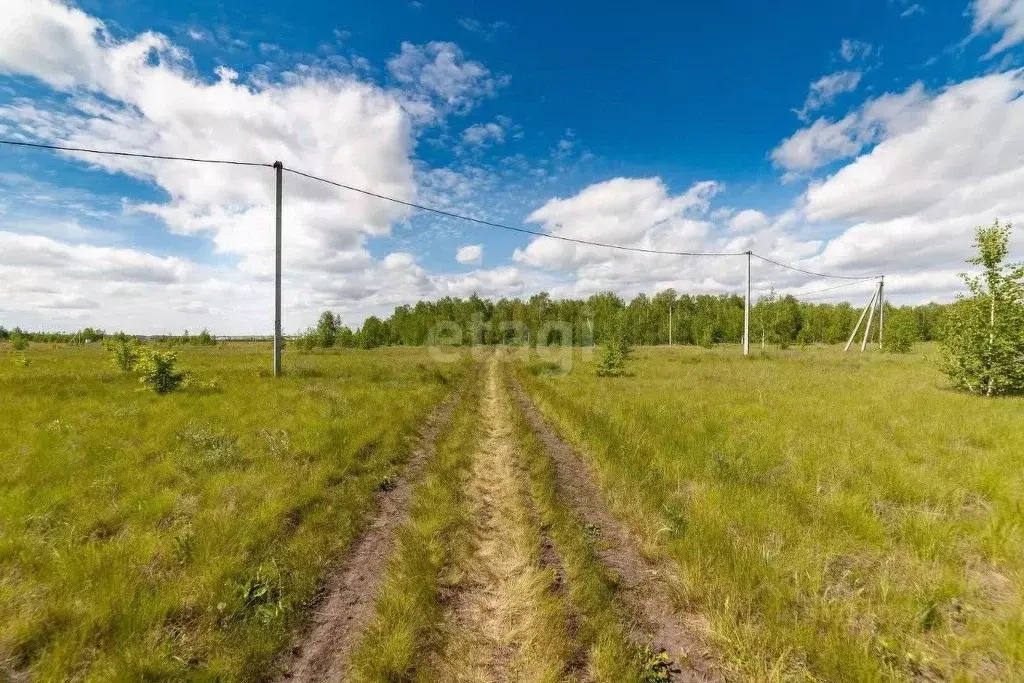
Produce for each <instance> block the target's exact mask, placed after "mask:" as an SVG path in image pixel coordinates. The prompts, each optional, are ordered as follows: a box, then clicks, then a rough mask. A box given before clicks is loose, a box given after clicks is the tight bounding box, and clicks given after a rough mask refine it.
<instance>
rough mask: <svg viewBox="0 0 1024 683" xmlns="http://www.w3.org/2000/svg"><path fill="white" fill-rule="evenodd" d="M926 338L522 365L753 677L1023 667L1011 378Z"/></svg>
mask: <svg viewBox="0 0 1024 683" xmlns="http://www.w3.org/2000/svg"><path fill="white" fill-rule="evenodd" d="M933 352H934V350H933V349H929V348H927V347H925V348H924V349H922V350H921V351H919V352H918V353H914V354H910V355H906V356H894V355H883V354H879V353H871V354H860V353H850V354H843V353H841V350H839V349H835V348H810V349H806V350H799V349H793V350H789V351H785V352H780V351H772V352H770V353H769V354H768V355H766V356H764V355H762V354H760V352H759V351H755V353H754V356H753V357H752V358H750V359H743V358H742V357H741V356H740V355H739V352H738V349H736V348H735V347H730V348H721V349H716V350H713V351H708V350H702V349H692V348H686V349H683V348H674V349H666V348H663V349H643V350H639V351H638V352H637V353H636V358H635V360H633V361H631V363H630V367H629V371H630V373H631V374H632V376H629V377H622V378H598V377H596V376H595V375H594V368H593V363H592V362H587V363H582V362H577V363H576V364H575V366H574V367H573V370H572V372H571V373H570V374H568V375H566V376H558V375H556V374H550V373H531V372H527V371H526V370H527V369H528V368H524V371H522V372H520V373H519V375H520V378H521V380H522V381H523V382H524V384H525V385H526V386H527V388H528V390H529V391H530V393H531V394H532V395H533V396H534V397H535V398H536V399H537V400H538V402H539V404H540V405H541V408H542V410H543V411H544V412H545V413H547V414H548V415H549V416H550V417H552V418H553V419H554V421H555V422H556V423H557V424H558V426H559V428H560V429H561V430H562V432H563V433H564V434H565V435H566V436H567V438H569V439H570V440H571V441H572V442H574V443H575V444H576V445H577V447H578V448H579V449H580V450H581V451H582V452H583V453H584V455H585V456H586V457H587V459H588V460H589V461H590V462H591V463H592V465H593V468H594V470H595V473H596V476H597V478H598V480H599V483H600V484H601V486H602V488H603V490H604V491H605V492H606V495H607V498H608V500H609V502H610V503H611V505H612V507H613V509H614V510H615V511H616V512H617V513H618V514H619V515H620V516H621V517H622V518H623V519H625V520H626V521H627V522H628V523H629V524H630V526H631V527H632V528H633V529H634V530H635V531H636V532H637V534H638V535H639V537H640V538H641V539H642V540H643V541H644V543H645V547H646V548H647V550H648V551H649V552H650V553H652V554H655V555H661V556H665V557H668V558H669V559H670V560H671V561H672V562H674V563H675V565H676V566H677V567H678V570H679V574H680V576H681V578H682V579H683V581H684V584H685V586H686V596H685V599H686V600H687V601H688V603H689V606H690V607H692V608H695V609H697V610H699V611H701V612H703V613H704V614H705V615H707V617H708V618H709V619H710V621H711V624H712V627H713V629H714V632H715V635H716V640H717V642H718V644H719V647H720V648H721V651H722V653H723V655H724V657H725V658H726V660H727V662H728V664H729V665H730V666H731V667H732V668H733V669H735V670H736V671H737V673H738V674H740V675H742V676H745V677H751V678H754V679H757V680H857V681H873V680H879V681H890V680H896V681H900V680H919V679H926V680H932V679H942V680H956V681H970V680H988V681H995V680H1000V681H1002V680H1021V679H1024V597H1022V586H1024V528H1022V527H1024V398H1021V397H1017V398H1005V399H995V400H985V399H980V398H977V397H973V396H967V395H963V394H960V393H956V392H953V391H951V390H950V389H949V388H948V385H947V383H946V380H945V378H944V377H943V376H942V375H941V374H940V373H939V372H938V371H937V370H936V369H935V365H934V363H933V362H931V360H930V356H931V354H932V353H933Z"/></svg>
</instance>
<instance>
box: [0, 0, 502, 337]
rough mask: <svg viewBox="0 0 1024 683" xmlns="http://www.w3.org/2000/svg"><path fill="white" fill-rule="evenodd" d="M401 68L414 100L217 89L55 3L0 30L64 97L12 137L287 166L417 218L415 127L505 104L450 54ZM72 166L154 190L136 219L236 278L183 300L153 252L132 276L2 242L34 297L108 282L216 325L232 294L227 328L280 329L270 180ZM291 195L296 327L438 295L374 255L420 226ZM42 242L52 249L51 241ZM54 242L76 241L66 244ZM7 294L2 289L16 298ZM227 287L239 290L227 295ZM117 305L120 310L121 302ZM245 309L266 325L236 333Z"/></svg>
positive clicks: (235, 79) (356, 83)
mask: <svg viewBox="0 0 1024 683" xmlns="http://www.w3.org/2000/svg"><path fill="white" fill-rule="evenodd" d="M389 66H390V68H391V70H392V73H393V75H394V76H395V78H396V80H397V81H398V82H399V83H400V84H401V85H402V86H403V87H404V89H397V90H396V89H386V88H382V87H380V86H377V85H374V84H372V83H368V82H364V81H362V80H360V79H358V78H357V77H355V76H354V75H352V74H349V73H344V72H338V71H329V70H326V69H322V68H304V67H302V66H301V65H299V66H296V67H295V68H293V69H292V70H291V71H290V72H287V73H284V74H283V75H282V76H281V77H280V78H279V79H277V80H270V79H267V78H264V77H260V78H250V79H249V80H248V81H247V82H246V81H245V79H243V78H241V77H240V75H239V74H238V73H237V72H236V71H234V70H232V69H230V68H228V67H222V68H219V69H217V77H216V78H215V79H212V80H207V79H204V78H203V77H202V76H201V75H200V74H197V73H196V71H195V67H194V65H193V64H192V62H191V58H190V56H189V55H188V54H187V53H186V52H185V51H184V50H183V49H182V48H180V47H179V46H177V45H175V44H174V43H172V42H171V40H170V39H169V38H167V37H166V36H163V35H160V34H157V33H152V32H147V33H142V34H140V35H137V36H134V37H128V38H127V39H116V38H114V37H112V35H111V32H110V31H109V30H108V28H107V26H106V24H104V22H103V21H101V20H100V19H98V18H95V17H93V16H90V15H88V14H86V13H84V12H83V11H81V10H79V9H77V8H75V7H73V6H70V5H66V4H64V3H62V2H57V1H56V0H11V2H8V3H7V4H6V5H5V21H4V22H3V24H2V25H0V72H2V73H4V74H11V75H17V76H23V77H24V76H28V77H34V78H36V79H38V80H39V81H40V82H42V83H44V84H45V85H47V86H49V87H50V88H51V89H52V90H53V91H55V92H56V93H57V94H58V97H51V96H44V97H41V98H39V99H35V100H33V99H29V98H20V99H16V100H12V101H9V102H8V103H6V104H4V105H2V106H0V125H2V126H4V127H5V129H6V132H5V134H7V135H10V136H13V137H17V138H20V139H24V140H38V141H44V142H54V143H61V144H67V145H72V146H82V147H98V148H111V149H123V150H128V151H144V152H153V153H156V154H167V155H181V156H196V157H216V158H227V159H246V160H252V161H257V162H271V161H273V160H282V161H284V162H285V164H286V165H287V166H290V167H295V168H299V169H300V170H303V171H307V172H310V173H313V174H316V175H321V176H325V177H330V178H338V179H341V180H344V181H345V182H348V183H352V184H355V185H359V186H365V187H372V188H374V190H376V191H378V192H380V193H382V194H386V195H389V196H393V197H397V198H399V199H403V200H406V201H411V200H414V199H416V198H417V183H416V173H415V171H414V167H413V163H412V159H411V155H412V150H413V145H414V136H415V134H416V125H417V123H418V122H422V121H423V120H424V119H428V118H432V119H433V120H439V119H440V118H442V117H443V116H445V114H446V112H449V111H454V110H460V111H461V110H466V109H468V108H469V107H471V106H472V105H473V103H474V102H475V101H476V100H477V99H478V98H480V97H486V96H489V95H490V94H491V93H493V92H494V90H495V89H496V88H497V87H498V86H499V83H500V79H496V78H494V77H492V76H491V74H490V72H489V71H488V70H487V69H486V67H484V66H483V65H481V64H479V63H478V62H471V61H467V60H465V59H464V58H463V56H462V54H461V51H460V50H459V48H458V47H457V46H455V45H454V44H451V43H430V44H428V45H426V46H416V45H412V44H408V43H407V44H404V45H403V46H402V52H401V54H399V55H397V56H396V57H395V58H394V59H393V60H392V61H391V62H390V64H389ZM410 104H412V105H414V106H410ZM68 156H70V157H72V158H74V159H76V160H78V161H81V162H83V163H87V164H89V165H90V166H92V167H94V168H98V169H102V170H104V171H108V172H112V173H119V174H125V175H127V176H130V177H132V178H135V179H137V180H139V181H142V182H143V183H146V184H151V185H153V186H155V187H156V188H159V189H160V190H162V192H163V193H166V196H167V199H166V200H164V201H158V202H152V201H150V202H131V201H129V202H128V204H127V207H126V210H127V211H128V212H129V214H130V213H134V214H136V215H140V216H142V215H149V216H156V217H158V218H159V219H160V220H162V221H163V222H164V223H165V224H166V225H167V227H168V229H169V230H170V231H171V232H174V233H177V234H180V235H186V236H194V237H201V238H204V239H209V240H210V242H211V243H212V245H213V247H214V250H215V252H217V253H218V254H221V255H223V256H224V257H227V258H228V259H229V262H233V263H237V268H234V267H232V268H224V267H222V268H220V269H219V270H217V271H212V270H209V269H193V270H191V271H189V272H190V273H191V275H190V277H193V278H209V283H208V285H209V286H206V285H204V284H203V283H196V285H195V286H194V287H192V289H193V290H195V291H188V292H185V291H182V292H177V291H175V290H172V288H171V287H170V285H172V284H174V285H176V284H180V280H179V278H180V276H181V273H182V272H183V271H182V269H184V268H186V266H185V265H183V264H182V263H180V262H177V261H174V260H171V261H168V260H166V259H162V258H161V257H159V256H153V255H150V260H148V261H147V260H145V259H143V258H142V257H143V256H144V254H143V253H142V252H131V254H132V258H128V257H127V256H125V255H124V254H122V253H121V252H117V251H92V252H89V254H90V256H89V259H84V260H82V259H71V258H67V259H64V256H62V254H63V253H64V252H68V253H72V254H79V253H83V252H82V250H83V249H91V248H92V247H87V246H85V245H76V244H73V243H72V242H54V241H51V242H41V241H38V239H37V240H36V241H33V242H22V241H19V242H17V243H16V245H17V247H18V250H17V251H15V250H14V246H15V242H10V240H11V239H13V238H7V239H8V242H9V243H8V245H7V246H8V248H9V251H7V253H8V254H15V253H16V254H18V255H19V258H22V259H23V262H22V263H21V265H22V266H26V267H28V264H35V265H33V266H31V267H35V268H42V269H44V270H40V271H34V272H33V273H20V275H21V276H23V277H22V281H24V282H30V281H31V280H32V279H33V278H35V277H39V278H44V279H45V278H47V277H51V276H52V277H62V278H65V279H66V280H67V281H68V282H73V281H75V279H76V278H78V279H85V278H89V277H93V275H91V273H102V274H103V277H105V278H108V279H110V280H111V282H112V283H113V285H117V283H118V282H121V281H122V279H123V280H124V283H123V284H124V286H125V287H127V286H128V282H129V281H131V282H134V283H136V285H140V284H141V283H146V282H150V281H153V280H154V278H156V279H157V280H159V281H160V282H162V283H163V284H164V285H165V286H166V287H165V289H164V290H160V291H161V298H158V299H156V300H159V301H167V302H168V304H169V305H168V307H167V310H168V311H172V310H175V309H176V310H177V311H178V312H182V313H184V312H186V311H195V312H198V311H200V309H202V308H206V309H208V310H210V311H216V310H217V309H218V306H217V305H216V301H212V303H211V300H210V299H205V298H203V297H220V296H223V295H224V294H225V292H226V291H230V296H231V297H233V298H232V306H230V307H223V308H224V309H227V310H229V311H231V312H232V314H235V315H237V316H238V320H236V321H233V322H232V323H228V322H226V321H221V323H222V325H229V324H231V325H237V326H244V328H245V329H246V330H252V329H254V328H263V329H266V328H267V327H268V324H267V323H268V320H267V318H268V314H269V308H268V307H266V306H265V305H263V304H262V301H263V300H264V294H265V292H264V291H263V289H262V288H263V287H264V286H265V285H264V284H263V283H265V282H267V281H268V280H267V279H268V278H269V277H270V275H271V274H272V272H273V271H272V268H273V239H274V237H273V201H274V174H273V171H272V170H271V169H269V168H240V167H228V166H216V165H196V164H183V163H171V162H159V161H153V160H143V159H129V158H119V157H96V156H85V155H76V154H69V155H68ZM284 184H285V193H284V216H285V220H284V265H285V273H286V275H285V277H286V282H287V281H290V282H291V283H292V284H293V287H292V289H291V290H290V291H292V292H293V296H294V301H292V302H291V304H290V306H289V311H295V312H298V313H300V314H302V312H303V311H306V310H307V309H310V308H315V307H316V306H320V305H324V304H327V303H330V304H334V305H342V304H343V305H346V306H349V307H351V306H352V305H353V300H359V301H361V302H365V303H366V305H367V306H377V305H386V304H387V303H389V302H390V301H392V300H394V299H395V298H396V297H407V298H416V297H418V296H422V295H425V294H429V293H431V292H433V291H436V285H435V284H434V283H433V282H432V281H431V279H430V277H428V276H427V274H426V273H425V272H424V271H423V269H422V268H421V267H419V266H418V265H417V264H416V263H415V261H414V259H413V258H412V257H411V256H410V255H394V254H392V255H391V256H388V257H386V258H385V259H383V260H381V261H378V260H376V259H374V258H373V257H372V256H371V254H370V252H369V250H368V249H367V246H366V240H367V239H368V238H371V237H380V236H385V235H388V234H389V233H390V230H391V227H392V225H394V224H395V223H397V222H402V221H405V220H407V219H408V218H409V217H410V215H411V213H410V210H409V209H407V208H405V207H402V206H399V205H395V204H391V203H388V202H383V201H380V200H379V199H375V198H372V197H366V196H363V195H359V194H356V193H350V192H342V191H340V190H338V189H337V188H332V187H330V186H327V185H324V184H321V183H317V182H315V181H312V180H308V179H304V178H300V177H298V176H294V175H291V174H286V176H285V181H284ZM40 226H41V227H40V230H39V232H45V231H46V227H45V226H44V225H43V224H42V223H40ZM50 232H51V233H52V234H55V235H56V234H58V231H56V230H50ZM59 234H64V235H66V238H67V239H71V238H73V237H75V235H72V234H71V233H68V232H67V231H66V230H65V231H61V232H59ZM40 239H41V238H40ZM62 250H63V251H62ZM62 259H64V260H65V261H66V262H68V263H72V264H77V263H79V261H83V263H89V262H94V263H95V264H97V265H95V267H94V268H93V270H90V269H89V268H88V267H86V266H85V265H81V266H77V265H76V266H74V267H73V268H68V267H65V268H64V269H62V270H53V271H47V270H45V269H46V268H51V267H52V268H56V261H60V260H62ZM101 264H106V265H101ZM5 267H13V266H10V264H8V266H5ZM382 273H387V277H386V278H385V277H382V276H381V274H382ZM96 277H99V276H98V275H96ZM119 278H120V279H119ZM161 278H162V279H161ZM169 278H171V279H169ZM17 281H18V280H14V281H13V282H17ZM11 282H12V280H8V283H9V284H8V285H7V286H8V287H9V288H16V287H17V285H16V284H10V283H11ZM226 282H230V283H231V285H230V287H229V288H228V289H226V287H227V285H225V284H224V283H226ZM385 282H387V283H388V284H387V291H383V290H384V287H385V285H384V283H385ZM26 286H28V285H26ZM118 287H120V285H117V286H114V287H113V289H111V290H110V292H108V295H109V296H114V295H115V294H116V292H117V291H120V290H119V289H118ZM13 292H14V290H12V289H9V290H8V294H9V295H10V296H9V297H8V299H7V303H6V304H5V305H4V307H3V308H4V309H5V310H10V309H11V307H12V306H20V304H19V303H18V302H19V301H22V300H24V301H34V300H33V299H31V297H20V296H16V295H15V294H14V293H13ZM257 292H258V293H257ZM179 297H180V298H181V300H180V301H179V300H178V298H179ZM241 298H244V299H246V300H247V301H248V300H251V301H252V303H253V306H252V310H253V311H258V313H257V314H254V316H255V317H252V318H247V319H243V318H241V316H243V315H246V316H247V315H249V313H250V311H249V310H248V308H247V306H246V305H245V304H243V303H241V301H240V299H241ZM69 301H70V299H69ZM37 303H38V302H37ZM39 305H42V304H39ZM136 306H138V301H136ZM125 310H127V309H125ZM112 315H113V314H112ZM122 315H125V314H124V313H122ZM169 316H171V318H173V315H172V314H169ZM179 318H180V316H179ZM133 319H134V318H133Z"/></svg>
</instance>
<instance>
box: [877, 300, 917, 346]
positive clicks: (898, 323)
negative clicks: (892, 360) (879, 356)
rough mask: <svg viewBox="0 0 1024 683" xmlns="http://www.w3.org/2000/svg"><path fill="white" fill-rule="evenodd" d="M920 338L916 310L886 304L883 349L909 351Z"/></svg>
mask: <svg viewBox="0 0 1024 683" xmlns="http://www.w3.org/2000/svg"><path fill="white" fill-rule="evenodd" d="M918 339H920V335H919V334H918V332H917V317H916V316H915V315H914V311H913V310H907V309H902V308H892V307H890V306H886V309H885V337H884V340H883V341H884V343H883V345H882V348H883V350H884V351H887V352H889V353H909V352H910V350H911V349H912V348H914V342H916V341H918Z"/></svg>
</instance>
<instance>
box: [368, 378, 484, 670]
mask: <svg viewBox="0 0 1024 683" xmlns="http://www.w3.org/2000/svg"><path fill="white" fill-rule="evenodd" d="M473 374H474V377H473V379H472V380H470V381H468V382H467V383H466V390H465V391H464V392H463V394H462V396H461V397H460V399H459V403H458V405H457V406H456V407H455V412H454V414H453V416H452V423H451V428H450V429H449V430H448V432H447V434H446V435H445V436H444V437H442V438H441V439H440V440H439V441H438V443H437V446H436V453H435V455H434V458H433V460H432V461H431V462H430V463H428V465H427V468H426V472H425V476H424V478H423V480H422V481H421V482H420V483H419V485H417V486H416V488H415V489H414V490H413V503H412V509H411V510H410V514H409V520H408V522H407V523H406V525H405V526H404V527H403V528H402V529H401V530H400V531H399V536H398V542H397V544H396V548H395V551H394V554H393V555H392V557H391V559H390V560H389V562H388V567H387V570H386V574H385V577H384V582H383V583H382V584H381V588H380V592H379V595H378V598H377V602H376V605H375V617H374V620H373V621H372V622H371V624H370V625H369V627H368V628H367V629H366V632H365V633H364V635H363V637H362V639H361V640H360V643H359V645H358V646H357V647H356V649H355V651H354V652H353V654H352V662H351V666H350V667H349V679H350V680H352V681H397V680H408V679H409V678H410V676H411V675H412V674H413V672H414V671H415V670H416V667H417V665H418V664H421V663H422V662H423V661H424V660H425V658H426V655H427V653H428V652H430V651H432V649H433V648H436V647H438V645H439V643H440V641H441V637H442V633H441V630H440V627H441V621H442V616H443V603H444V600H445V598H446V596H447V595H448V594H449V593H450V592H451V590H452V586H453V585H454V584H456V583H457V582H458V580H459V575H458V571H457V560H458V559H459V558H460V557H462V556H464V555H465V554H466V553H467V552H469V549H468V547H469V543H470V540H469V536H468V533H469V525H470V516H471V514H472V511H471V509H470V506H469V501H468V496H467V492H466V490H465V487H466V483H467V481H468V479H469V470H470V467H471V466H472V463H473V453H474V451H475V450H476V448H477V446H478V445H479V441H480V437H481V431H482V429H483V425H482V423H481V415H480V393H481V389H482V386H481V382H480V381H479V377H478V375H479V368H474V370H473Z"/></svg>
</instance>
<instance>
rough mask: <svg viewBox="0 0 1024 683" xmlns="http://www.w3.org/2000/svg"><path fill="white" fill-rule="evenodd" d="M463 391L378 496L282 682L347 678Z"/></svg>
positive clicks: (441, 410)
mask: <svg viewBox="0 0 1024 683" xmlns="http://www.w3.org/2000/svg"><path fill="white" fill-rule="evenodd" d="M457 394H458V392H455V393H453V395H451V396H449V397H448V398H447V399H445V400H444V401H443V402H442V403H441V405H439V406H438V407H437V408H436V409H435V410H434V411H433V412H432V413H431V414H430V416H429V417H428V418H427V420H426V422H425V424H424V426H423V429H422V430H421V432H420V435H419V445H418V446H417V447H416V448H415V450H414V451H413V453H412V456H411V458H410V460H409V463H408V464H407V465H406V467H405V471H404V472H403V474H402V476H401V477H399V479H398V481H397V482H396V484H395V486H394V487H393V488H392V489H391V490H388V491H381V492H379V493H378V494H377V500H376V510H377V512H376V517H375V518H374V519H373V521H372V523H371V524H370V526H369V527H368V528H367V529H366V531H365V532H364V533H363V534H362V536H360V538H359V540H357V541H356V543H355V545H354V546H353V548H352V550H351V551H350V552H349V554H348V556H347V557H346V558H345V560H344V561H343V562H342V564H341V565H340V567H339V568H338V569H337V570H336V572H335V573H334V574H333V575H331V576H330V577H329V578H328V580H327V585H326V587H325V598H324V600H323V602H322V603H321V605H320V608H319V609H318V610H317V612H316V615H315V616H314V617H313V621H312V627H311V629H310V631H309V632H308V633H307V634H306V636H305V638H304V639H303V640H302V641H301V643H299V644H297V645H296V646H295V648H293V651H292V656H291V657H290V659H289V661H287V662H285V664H284V668H285V673H284V674H283V675H282V676H280V677H279V680H280V681H287V682H288V683H337V682H338V681H342V680H344V677H345V669H346V666H347V663H348V657H349V654H350V653H351V651H352V648H353V646H354V645H355V644H356V643H357V642H358V639H359V635H360V634H361V633H362V632H363V630H364V629H365V628H366V626H367V625H368V624H369V623H370V621H371V619H372V618H373V606H374V600H375V598H376V595H377V590H378V589H379V587H380V583H381V581H382V580H383V578H384V568H385V565H386V563H387V559H388V557H390V555H391V553H392V551H393V550H394V548H395V540H396V532H397V531H398V529H399V527H400V526H401V525H402V524H403V522H404V521H405V520H406V519H407V518H408V513H409V506H410V503H411V502H412V490H413V487H414V486H415V484H416V482H417V481H418V480H419V478H420V474H421V473H422V471H423V468H424V466H425V465H426V464H427V462H429V461H430V459H431V458H432V457H433V455H434V445H435V442H436V440H437V437H438V434H439V433H440V432H441V431H442V430H443V429H444V428H445V427H446V426H447V425H448V423H449V422H450V421H451V416H452V410H453V409H454V407H455V405H456V404H457V403H458V395H457Z"/></svg>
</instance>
